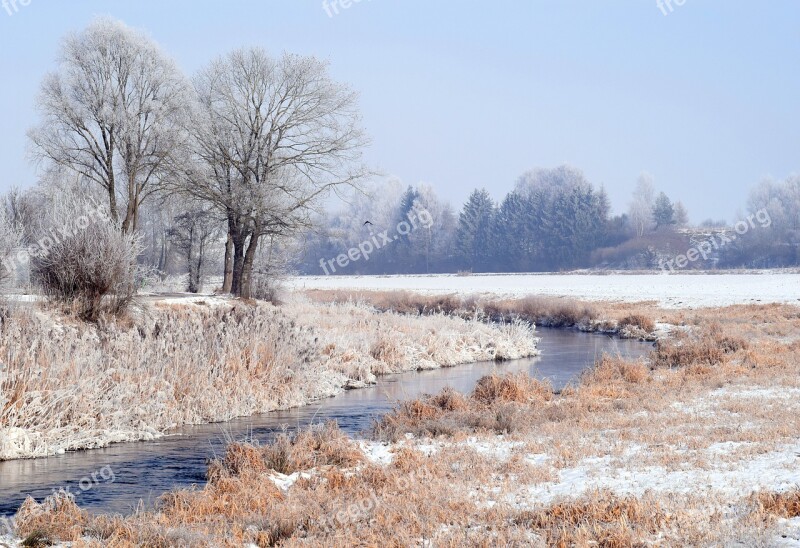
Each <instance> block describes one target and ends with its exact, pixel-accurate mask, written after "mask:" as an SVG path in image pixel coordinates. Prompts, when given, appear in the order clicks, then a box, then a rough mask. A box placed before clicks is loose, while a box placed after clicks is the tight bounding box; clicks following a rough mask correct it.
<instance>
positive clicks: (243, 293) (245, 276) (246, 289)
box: [239, 233, 258, 299]
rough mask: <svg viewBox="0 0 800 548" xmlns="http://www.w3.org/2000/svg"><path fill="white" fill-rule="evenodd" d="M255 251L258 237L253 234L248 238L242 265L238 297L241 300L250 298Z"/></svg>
mask: <svg viewBox="0 0 800 548" xmlns="http://www.w3.org/2000/svg"><path fill="white" fill-rule="evenodd" d="M257 250H258V236H257V235H256V234H255V233H254V234H253V235H252V236H250V245H248V246H247V252H246V253H245V256H244V262H243V264H242V281H241V287H240V290H239V296H240V297H241V298H243V299H249V298H251V296H252V293H253V265H254V264H255V260H256V251H257Z"/></svg>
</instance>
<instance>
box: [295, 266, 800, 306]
mask: <svg viewBox="0 0 800 548" xmlns="http://www.w3.org/2000/svg"><path fill="white" fill-rule="evenodd" d="M798 282H800V273H798V270H797V269H781V270H748V271H737V272H734V273H732V272H730V271H724V270H715V271H706V272H700V271H698V272H676V273H670V274H667V273H664V272H648V273H642V272H629V271H591V272H590V271H575V272H565V273H539V274H470V275H457V274H432V275H396V276H298V277H295V278H291V279H290V280H289V286H290V287H291V288H293V289H296V290H297V289H302V290H315V289H316V290H346V291H413V292H416V293H423V294H427V295H444V294H451V295H452V294H456V295H459V296H469V295H477V296H481V297H492V298H505V299H518V298H523V297H527V296H529V295H532V294H535V295H538V296H540V297H541V296H548V297H558V298H563V297H567V298H572V299H577V300H581V301H590V302H599V303H610V302H627V303H639V302H652V303H655V304H657V305H658V306H659V307H660V308H668V309H689V308H714V307H721V306H733V305H738V304H767V303H786V304H800V294H798V291H797V287H798V285H800V284H799V283H798Z"/></svg>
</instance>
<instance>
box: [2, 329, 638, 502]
mask: <svg viewBox="0 0 800 548" xmlns="http://www.w3.org/2000/svg"><path fill="white" fill-rule="evenodd" d="M537 336H539V337H540V338H541V340H540V342H539V349H540V350H541V355H540V356H537V357H535V358H530V359H524V360H516V361H510V362H505V363H494V362H492V363H476V364H471V365H462V366H458V367H453V368H447V369H436V370H432V371H421V372H412V373H403V374H399V375H391V376H386V377H382V378H380V379H379V382H378V384H377V385H376V386H373V387H370V388H364V389H360V390H351V391H348V392H345V393H344V394H341V395H340V396H337V397H335V398H330V399H327V400H324V401H321V402H317V403H316V404H313V405H309V406H307V407H302V408H298V409H292V410H289V411H278V412H273V413H268V414H265V415H259V416H254V417H248V418H244V419H237V420H234V421H231V422H227V423H220V424H211V425H203V426H194V427H187V428H181V429H179V430H177V431H175V432H173V433H171V434H170V435H169V436H166V437H164V438H161V439H159V440H156V441H152V442H141V443H123V444H116V445H112V446H111V447H108V448H105V449H94V450H90V451H79V452H75V453H67V454H65V455H60V456H55V457H50V458H45V459H36V460H16V461H7V462H0V516H8V515H11V514H13V513H15V512H16V510H17V509H18V508H19V506H20V504H22V502H23V500H24V499H25V497H26V496H27V495H31V496H33V497H34V498H35V499H36V500H41V499H43V498H44V497H46V496H47V495H49V494H50V493H51V492H52V491H53V490H56V489H60V488H63V489H68V490H69V492H71V493H73V494H74V495H75V496H76V502H77V503H78V504H79V505H80V506H81V507H83V508H85V509H88V510H91V511H95V512H107V513H108V512H110V513H122V514H127V513H130V512H131V511H132V510H134V509H135V508H136V506H137V504H139V501H142V503H143V504H144V505H145V506H149V505H152V504H153V503H154V502H155V501H156V500H157V498H158V497H159V496H160V495H161V494H162V493H164V492H165V491H168V490H170V489H173V488H175V487H187V486H190V485H192V484H197V485H202V484H203V483H204V482H205V471H206V463H207V460H208V459H209V458H213V457H214V456H216V455H220V454H221V453H222V452H223V451H224V446H225V445H226V444H227V443H228V442H230V441H235V440H242V439H253V438H255V439H258V440H259V441H261V442H264V441H268V440H270V439H271V438H272V437H273V436H274V435H275V433H276V432H280V431H281V430H282V429H284V428H287V429H290V430H291V429H296V428H298V427H303V426H306V425H308V424H310V423H318V422H325V421H327V420H336V421H337V422H338V423H339V426H340V427H341V428H342V429H343V430H344V431H346V432H348V433H350V434H353V435H356V436H357V435H359V433H361V432H363V431H364V430H366V429H367V428H369V427H370V425H371V423H372V421H373V420H374V419H375V418H376V417H378V416H380V415H381V414H383V413H386V412H387V411H389V410H390V409H392V407H393V406H394V405H395V404H396V403H397V402H398V401H399V400H404V399H409V398H414V397H417V396H419V395H421V394H431V393H436V392H439V391H440V390H441V389H442V388H444V387H446V386H451V387H453V388H455V389H456V390H458V391H461V392H469V391H470V390H472V388H473V387H474V386H475V383H476V382H477V381H478V379H480V378H481V377H482V376H484V375H486V374H488V373H490V372H491V371H492V370H497V371H498V372H519V371H527V372H529V373H530V374H531V375H533V376H535V377H538V378H547V379H550V381H551V382H552V383H553V386H554V387H555V388H556V389H560V388H562V387H563V386H564V385H565V384H566V383H567V382H569V381H570V380H573V379H575V378H576V377H577V375H579V374H580V372H581V371H583V370H584V369H585V368H587V367H588V366H590V365H592V364H593V363H594V361H595V358H597V357H599V356H600V355H601V354H602V353H604V352H605V353H610V354H620V355H622V356H626V357H634V358H635V357H639V356H642V355H644V354H646V353H647V352H649V351H650V350H651V348H652V345H650V344H646V343H641V342H638V341H630V340H619V339H615V338H611V337H607V336H603V335H596V334H587V333H579V332H576V331H565V330H556V329H538V330H537Z"/></svg>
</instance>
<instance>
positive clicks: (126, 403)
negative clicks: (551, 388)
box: [0, 301, 536, 460]
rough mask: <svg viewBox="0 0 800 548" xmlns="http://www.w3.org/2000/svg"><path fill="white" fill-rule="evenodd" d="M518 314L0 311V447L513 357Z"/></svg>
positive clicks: (167, 423)
mask: <svg viewBox="0 0 800 548" xmlns="http://www.w3.org/2000/svg"><path fill="white" fill-rule="evenodd" d="M535 352H536V339H535V338H534V337H533V331H532V329H531V328H530V326H528V325H524V324H521V323H517V324H510V325H502V326H495V325H488V324H486V323H485V322H482V321H479V320H475V319H462V318H451V317H447V316H443V315H431V316H426V317H424V318H412V317H409V316H403V315H400V314H395V313H391V312H386V313H376V312H375V310H374V309H372V308H369V307H365V306H358V305H354V304H342V305H311V304H306V303H295V304H293V305H287V306H285V307H280V308H277V307H274V306H270V305H265V304H256V303H245V302H241V301H234V302H219V301H217V302H214V303H213V306H209V305H203V304H186V303H181V304H158V305H156V306H155V307H154V308H153V309H152V310H150V311H148V312H147V314H145V315H144V316H143V317H142V318H140V319H139V320H138V321H137V322H135V323H132V324H126V323H108V324H101V325H86V324H83V323H81V322H79V321H76V320H74V319H71V318H65V317H58V316H56V317H54V316H53V315H52V313H46V312H42V311H37V310H34V309H28V310H22V311H19V312H18V313H17V314H16V315H15V317H14V318H13V319H12V320H11V321H2V322H0V362H2V363H3V364H6V368H5V370H4V374H6V376H7V377H6V379H5V381H4V382H3V383H2V385H0V460H2V459H9V458H25V457H35V456H44V455H47V454H53V453H55V452H57V451H58V450H74V449H82V448H91V447H98V446H103V445H107V444H108V443H111V442H113V441H132V440H141V439H152V438H153V437H154V436H157V435H159V434H160V433H163V432H165V431H167V430H169V429H170V428H174V427H178V426H181V425H186V424H201V423H208V422H218V421H224V420H230V419H232V418H235V417H241V416H249V415H253V414H256V413H263V412H268V411H272V410H276V409H286V408H290V407H296V406H299V405H304V404H308V403H310V402H313V401H315V400H318V399H320V398H325V397H329V396H332V395H335V394H337V393H339V392H341V391H342V390H343V388H344V387H358V386H364V385H365V384H369V383H372V382H374V381H375V379H376V375H382V374H387V373H396V372H401V371H410V370H417V369H432V368H437V367H449V366H453V365H458V364H462V363H472V362H476V361H484V360H486V361H488V360H503V359H515V358H520V357H525V356H529V355H532V354H534V353H535Z"/></svg>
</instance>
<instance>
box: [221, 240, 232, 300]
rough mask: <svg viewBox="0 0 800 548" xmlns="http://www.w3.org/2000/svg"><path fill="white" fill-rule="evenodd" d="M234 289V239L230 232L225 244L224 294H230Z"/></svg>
mask: <svg viewBox="0 0 800 548" xmlns="http://www.w3.org/2000/svg"><path fill="white" fill-rule="evenodd" d="M232 287H233V238H232V237H231V233H230V230H229V231H228V240H227V241H226V242H225V278H224V279H223V280H222V292H223V293H230V292H231V288H232Z"/></svg>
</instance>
